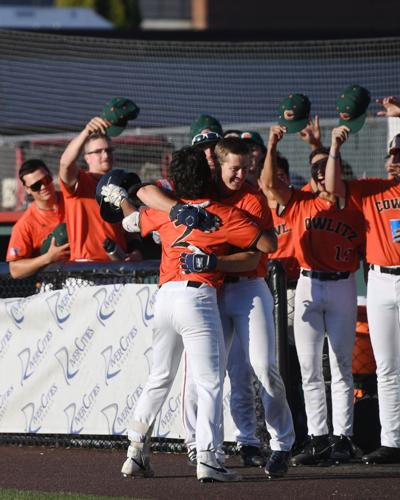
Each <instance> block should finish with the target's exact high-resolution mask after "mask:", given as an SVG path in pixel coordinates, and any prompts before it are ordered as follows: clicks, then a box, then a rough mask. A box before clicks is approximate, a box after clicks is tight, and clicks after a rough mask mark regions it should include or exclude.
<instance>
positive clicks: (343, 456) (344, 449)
mask: <svg viewBox="0 0 400 500" xmlns="http://www.w3.org/2000/svg"><path fill="white" fill-rule="evenodd" d="M355 455H356V447H355V445H354V444H353V442H352V441H351V439H350V437H349V436H344V435H343V434H341V435H340V436H335V435H334V436H332V451H331V460H333V462H334V463H335V464H340V463H344V462H349V461H350V459H351V458H353V457H355Z"/></svg>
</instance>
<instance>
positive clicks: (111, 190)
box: [101, 184, 128, 208]
mask: <svg viewBox="0 0 400 500" xmlns="http://www.w3.org/2000/svg"><path fill="white" fill-rule="evenodd" d="M101 194H102V196H103V199H104V201H106V202H107V203H109V204H110V205H114V206H115V207H117V208H121V203H122V201H123V200H126V199H127V198H128V193H127V192H126V191H125V189H124V188H122V187H119V186H116V185H115V184H107V186H103V187H102V188H101Z"/></svg>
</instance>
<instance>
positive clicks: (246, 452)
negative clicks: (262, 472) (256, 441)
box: [240, 445, 267, 467]
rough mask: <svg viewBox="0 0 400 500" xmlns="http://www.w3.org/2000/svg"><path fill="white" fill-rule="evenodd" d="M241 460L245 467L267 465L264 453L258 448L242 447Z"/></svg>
mask: <svg viewBox="0 0 400 500" xmlns="http://www.w3.org/2000/svg"><path fill="white" fill-rule="evenodd" d="M240 458H241V460H242V464H243V465H244V466H245V467H264V466H265V464H266V463H267V459H266V458H265V456H264V454H263V452H262V451H261V450H260V448H258V447H257V446H250V445H242V446H241V447H240Z"/></svg>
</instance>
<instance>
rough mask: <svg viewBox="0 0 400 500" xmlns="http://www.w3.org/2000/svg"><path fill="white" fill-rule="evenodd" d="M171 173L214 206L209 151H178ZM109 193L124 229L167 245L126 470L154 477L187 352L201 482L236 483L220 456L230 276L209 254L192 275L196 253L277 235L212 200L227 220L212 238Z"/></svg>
mask: <svg viewBox="0 0 400 500" xmlns="http://www.w3.org/2000/svg"><path fill="white" fill-rule="evenodd" d="M169 175H170V177H171V180H172V182H173V185H174V188H175V193H176V195H177V196H178V197H179V198H183V199H185V201H188V200H190V201H191V202H192V203H193V202H196V203H203V202H208V200H207V198H206V196H207V192H208V189H209V186H210V181H211V172H210V168H209V166H208V164H207V160H206V157H205V155H204V152H202V151H200V150H198V149H195V148H183V149H182V150H180V151H178V152H176V153H174V155H173V159H172V162H171V165H170V168H169ZM102 191H103V195H104V201H105V202H107V203H112V204H114V205H116V206H119V207H122V209H123V211H124V214H125V215H126V217H125V218H124V220H123V225H124V227H125V229H127V230H128V231H132V230H137V228H138V226H140V228H141V233H142V235H146V234H148V233H149V232H151V231H154V230H156V231H159V232H160V236H161V241H162V258H161V266H160V290H159V291H158V294H157V300H156V306H155V312H154V327H155V330H154V337H153V364H152V368H151V373H150V376H149V380H148V382H147V384H146V386H145V388H144V390H143V392H142V394H141V397H140V399H139V401H138V403H137V405H136V409H135V413H134V416H133V420H132V422H131V424H130V426H129V431H128V437H129V439H130V442H131V445H130V446H129V448H128V453H127V460H126V461H125V463H124V464H123V467H122V473H123V474H125V475H145V476H150V475H152V470H151V467H150V463H149V457H148V450H149V439H150V436H151V430H152V424H153V423H154V420H155V418H156V416H157V413H158V412H159V410H160V408H161V406H162V404H163V402H164V401H165V399H166V397H167V395H168V392H169V390H170V388H171V386H172V383H173V380H174V377H175V375H176V372H177V369H178V366H179V362H180V358H181V355H182V352H183V348H185V351H186V353H187V357H188V361H189V363H190V366H191V369H192V371H193V377H194V380H195V383H196V386H197V392H198V411H197V428H196V448H197V450H198V453H197V478H198V479H199V480H200V481H232V480H237V479H238V475H237V474H236V473H235V472H232V471H230V470H228V469H226V468H225V467H223V466H222V465H221V464H219V463H218V462H217V460H216V458H215V450H216V446H217V441H218V436H219V426H220V419H221V415H222V383H223V374H224V370H225V354H224V342H223V333H222V327H221V322H220V318H219V312H218V305H217V295H216V288H217V287H218V286H219V285H220V284H221V283H222V279H223V276H222V273H221V272H220V271H217V270H216V269H215V267H216V259H215V258H214V257H210V262H209V265H208V268H209V271H208V272H207V273H204V274H195V273H191V272H190V269H189V268H191V267H193V268H194V269H195V268H196V257H197V255H199V254H200V255H204V254H207V253H208V254H209V253H211V252H213V254H212V255H213V256H215V254H217V255H220V254H224V253H227V252H228V250H229V245H234V246H236V247H239V248H253V247H254V248H257V249H258V250H260V251H267V250H269V249H270V237H269V235H267V234H264V233H263V232H262V231H261V230H260V229H259V227H258V226H257V225H256V224H255V223H254V222H252V221H250V219H248V218H247V217H245V216H244V214H242V213H241V212H240V211H239V210H237V209H235V208H233V207H227V206H224V205H220V204H218V203H214V202H212V203H211V204H210V205H209V207H208V210H209V211H210V212H211V213H213V214H216V215H217V216H218V217H220V219H221V220H222V222H223V224H222V226H221V228H220V229H219V230H218V231H216V232H214V233H212V234H206V233H204V232H200V231H198V230H193V229H191V228H187V227H185V226H182V225H180V224H176V223H172V222H171V221H170V219H169V218H168V215H167V214H165V213H161V212H158V211H155V210H152V209H144V210H142V211H141V212H140V214H139V213H138V212H135V210H134V208H133V206H132V205H131V204H130V203H129V202H128V200H127V194H126V192H125V193H124V192H123V190H122V189H121V188H120V187H118V186H115V185H113V184H108V185H105V186H104V187H103V190H102ZM182 251H186V252H190V253H189V254H188V255H191V258H189V259H188V260H187V263H188V266H189V267H188V268H187V269H186V271H187V272H188V274H186V275H185V274H182V272H181V268H180V265H181V263H180V258H181V253H182ZM200 252H201V253H200ZM211 261H213V262H211Z"/></svg>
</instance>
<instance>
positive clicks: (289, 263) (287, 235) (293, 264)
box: [268, 208, 300, 281]
mask: <svg viewBox="0 0 400 500" xmlns="http://www.w3.org/2000/svg"><path fill="white" fill-rule="evenodd" d="M270 210H271V214H272V219H273V223H274V232H275V234H276V237H277V238H278V249H277V250H276V252H273V253H270V254H268V258H269V259H279V260H280V261H281V262H282V265H283V267H284V269H285V271H286V278H287V280H288V281H292V280H297V279H298V277H299V274H300V266H299V261H298V260H297V258H296V256H295V247H294V241H293V232H292V228H291V227H290V225H289V224H288V222H287V221H286V220H285V219H284V218H283V217H280V216H279V215H278V214H277V213H276V208H271V209H270Z"/></svg>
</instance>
